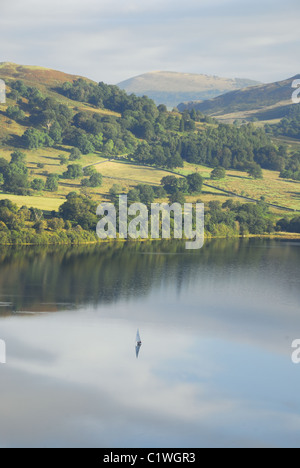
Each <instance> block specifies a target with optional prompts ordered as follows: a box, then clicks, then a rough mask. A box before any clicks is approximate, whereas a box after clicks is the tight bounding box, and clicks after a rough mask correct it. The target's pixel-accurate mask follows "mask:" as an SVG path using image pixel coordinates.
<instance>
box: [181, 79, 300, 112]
mask: <svg viewBox="0 0 300 468" xmlns="http://www.w3.org/2000/svg"><path fill="white" fill-rule="evenodd" d="M299 78H300V75H296V76H294V77H293V78H289V79H287V80H283V81H278V82H275V83H270V84H264V85H258V86H253V87H251V88H246V89H242V90H237V91H232V92H229V93H226V94H223V95H222V96H218V97H216V98H214V99H211V100H206V101H202V102H187V103H182V104H179V106H178V108H179V110H180V111H184V110H185V109H188V110H191V109H195V110H199V111H200V112H203V113H204V114H207V115H210V116H214V117H217V118H218V117H223V118H224V117H226V118H227V119H228V120H230V118H231V119H235V118H250V117H252V118H253V117H256V118H258V119H261V120H265V119H268V118H271V119H272V118H282V117H284V114H285V113H286V111H287V110H288V108H289V107H290V106H292V105H293V104H292V93H293V91H294V90H293V89H292V83H293V81H294V80H296V79H299Z"/></svg>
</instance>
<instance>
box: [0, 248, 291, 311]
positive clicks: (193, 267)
mask: <svg viewBox="0 0 300 468" xmlns="http://www.w3.org/2000/svg"><path fill="white" fill-rule="evenodd" d="M272 246H274V242H273V243H272V242H271V241H267V240H256V239H252V240H251V239H250V240H249V239H248V240H239V239H231V240H214V241H211V242H207V243H206V245H205V246H204V248H203V249H201V250H199V251H186V250H185V244H184V243H183V242H165V241H161V242H152V243H151V242H150V243H149V242H147V243H127V244H123V243H116V244H103V245H101V246H99V245H96V246H80V247H72V248H67V247H53V248H51V247H47V248H45V247H37V248H20V249H17V248H14V249H8V250H6V251H4V250H0V301H2V302H3V303H12V306H11V307H9V308H8V307H1V308H0V313H1V311H2V313H5V312H8V311H12V310H13V311H22V310H23V311H25V310H27V311H28V310H32V311H36V312H37V311H55V310H57V309H60V310H61V309H64V308H68V307H74V306H75V307H76V306H80V305H84V304H94V305H97V304H100V303H111V302H115V301H118V300H120V299H121V298H122V299H126V298H131V297H139V296H140V297H142V296H143V295H146V294H148V293H149V291H150V290H151V289H152V288H155V287H161V286H166V287H167V286H168V284H176V285H177V289H178V291H180V289H181V288H182V287H185V286H188V284H189V283H193V282H195V281H199V278H200V277H201V278H203V279H206V280H208V278H209V281H211V283H212V287H213V283H214V281H216V280H220V279H221V278H222V276H224V268H225V267H226V269H227V270H228V267H231V268H232V269H233V270H234V271H235V272H236V271H237V270H239V271H240V272H241V273H242V274H246V271H247V270H249V268H250V269H253V268H254V267H255V268H256V269H257V268H263V267H264V265H265V264H266V263H268V264H269V262H270V260H271V262H272V263H274V268H275V266H276V264H280V268H281V270H282V269H284V271H286V272H289V273H290V274H291V275H292V274H293V268H294V269H295V271H296V269H297V268H298V265H299V253H298V252H299V249H295V248H292V246H290V245H289V244H287V245H286V246H285V247H284V248H268V247H272ZM274 271H275V270H274ZM270 274H271V271H270Z"/></svg>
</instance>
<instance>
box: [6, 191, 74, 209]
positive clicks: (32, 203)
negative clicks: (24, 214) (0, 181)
mask: <svg viewBox="0 0 300 468" xmlns="http://www.w3.org/2000/svg"><path fill="white" fill-rule="evenodd" d="M0 200H11V201H12V202H13V203H15V204H16V205H17V206H18V207H19V208H21V207H22V206H27V207H28V208H38V209H39V210H43V211H58V209H59V207H60V205H62V204H63V203H64V201H65V199H64V198H46V197H22V196H19V195H11V194H7V193H2V192H0Z"/></svg>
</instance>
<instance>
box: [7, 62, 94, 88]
mask: <svg viewBox="0 0 300 468" xmlns="http://www.w3.org/2000/svg"><path fill="white" fill-rule="evenodd" d="M0 75H1V78H2V79H3V80H10V79H12V80H22V81H24V83H25V84H27V85H30V86H36V87H38V88H44V89H48V90H49V89H51V88H54V87H55V86H58V85H61V84H63V83H65V82H66V81H69V82H73V81H75V80H77V79H78V78H82V77H81V76H78V75H70V74H68V73H63V72H61V71H57V70H52V69H50V68H43V67H36V66H28V65H26V66H24V65H18V64H16V63H11V62H0ZM83 79H84V80H86V81H89V82H91V81H92V80H89V79H87V78H83Z"/></svg>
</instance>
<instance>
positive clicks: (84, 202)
mask: <svg viewBox="0 0 300 468" xmlns="http://www.w3.org/2000/svg"><path fill="white" fill-rule="evenodd" d="M96 209H97V203H95V202H94V201H92V200H89V199H88V198H85V197H83V196H81V195H77V194H75V193H73V194H72V196H70V197H69V196H68V197H67V201H66V202H65V203H64V204H63V205H62V206H61V207H60V208H59V213H60V215H61V217H62V218H63V219H64V220H67V221H71V222H72V223H74V224H75V225H79V226H81V227H82V228H83V229H95V228H96V225H97V222H98V221H99V219H98V218H97V216H96Z"/></svg>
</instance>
